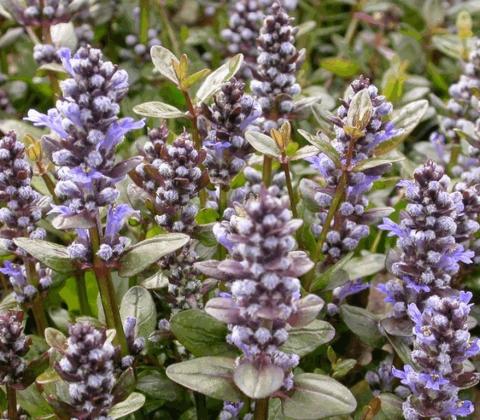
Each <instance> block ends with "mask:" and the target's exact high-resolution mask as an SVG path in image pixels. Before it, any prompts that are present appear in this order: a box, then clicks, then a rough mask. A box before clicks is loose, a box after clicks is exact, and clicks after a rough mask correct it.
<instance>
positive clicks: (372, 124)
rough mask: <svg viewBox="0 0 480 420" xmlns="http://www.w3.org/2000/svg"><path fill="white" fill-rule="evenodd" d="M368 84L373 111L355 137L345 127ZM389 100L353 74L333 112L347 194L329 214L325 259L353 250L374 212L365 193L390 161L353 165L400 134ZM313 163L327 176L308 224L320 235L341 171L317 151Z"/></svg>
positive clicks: (332, 260)
mask: <svg viewBox="0 0 480 420" xmlns="http://www.w3.org/2000/svg"><path fill="white" fill-rule="evenodd" d="M364 89H365V90H366V91H367V92H368V94H369V97H370V101H371V103H372V108H373V109H372V115H371V118H370V120H369V121H368V124H367V125H366V127H365V130H364V133H363V135H361V136H360V137H359V138H355V139H354V138H353V137H352V136H351V135H349V134H348V133H347V132H346V131H345V127H346V124H347V115H348V112H349V109H350V105H351V102H352V100H353V98H354V97H355V95H356V94H359V93H360V92H361V91H363V90H364ZM391 112H392V104H391V103H390V102H388V101H386V99H385V97H384V96H381V95H378V89H377V88H376V87H375V85H372V84H370V81H369V80H368V79H366V78H364V77H360V78H359V79H356V80H354V81H353V82H352V83H351V85H350V92H349V95H348V96H347V97H346V98H345V99H344V100H343V103H342V105H341V106H340V107H339V108H338V110H337V114H336V116H335V117H333V118H332V121H333V123H334V124H335V134H336V136H335V139H334V140H333V142H332V145H333V147H334V148H335V150H336V151H337V152H338V155H339V157H340V160H341V164H342V165H343V166H345V167H346V168H347V171H348V176H347V179H346V193H345V199H344V200H343V201H342V202H341V203H340V206H339V211H338V212H337V214H336V215H335V219H334V220H332V226H329V231H328V234H327V237H326V240H325V242H324V244H323V249H322V251H323V253H325V254H326V255H327V258H326V263H328V264H331V263H335V262H336V261H338V260H339V259H341V258H342V257H343V256H344V255H345V254H347V253H348V252H351V251H353V250H355V249H356V248H357V246H358V244H359V242H360V240H361V239H363V238H365V237H367V236H368V234H369V226H368V225H369V224H370V223H371V222H372V221H373V220H374V219H375V218H377V217H378V215H377V212H376V211H375V209H371V210H367V206H368V204H369V201H368V198H367V196H366V193H367V192H368V191H369V190H370V189H371V187H372V185H373V182H374V181H375V180H376V179H378V178H379V177H380V176H381V175H383V174H384V173H385V172H386V171H387V170H388V169H389V168H390V165H389V164H387V165H380V166H377V167H374V168H371V169H367V170H363V171H352V170H351V168H353V167H354V166H355V165H357V164H359V163H360V162H362V161H364V160H366V159H369V158H371V157H373V155H374V154H373V153H374V150H375V147H376V146H378V145H379V144H380V143H382V142H384V141H386V140H389V139H390V138H392V137H394V136H396V135H398V134H399V133H400V131H399V130H396V129H395V128H394V126H393V124H392V123H391V122H389V121H388V119H389V117H390V115H391ZM308 160H309V161H310V162H311V164H312V166H313V168H314V169H316V170H318V171H319V173H320V175H321V176H322V177H323V178H324V179H325V186H323V187H321V188H320V187H318V186H315V187H314V189H315V190H316V193H315V196H314V201H315V202H316V204H317V205H318V207H319V211H318V213H317V214H316V215H315V218H316V221H315V222H314V223H313V224H312V230H313V233H314V235H315V236H319V235H320V234H321V232H322V230H323V227H324V224H325V222H326V219H327V215H328V211H329V209H330V206H331V204H332V200H333V197H334V195H335V191H336V188H337V185H338V184H339V182H340V179H341V177H342V168H339V167H337V166H336V165H335V163H334V162H333V161H332V159H331V158H330V157H328V156H327V155H325V154H323V153H322V154H320V155H319V156H315V157H312V158H309V159H308Z"/></svg>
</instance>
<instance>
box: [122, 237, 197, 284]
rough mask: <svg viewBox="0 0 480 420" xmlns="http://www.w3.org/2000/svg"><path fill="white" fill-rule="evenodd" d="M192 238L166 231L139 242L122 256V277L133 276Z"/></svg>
mask: <svg viewBox="0 0 480 420" xmlns="http://www.w3.org/2000/svg"><path fill="white" fill-rule="evenodd" d="M189 240H190V238H189V237H188V236H187V235H184V234H182V233H165V234H162V235H157V236H154V237H153V238H150V239H146V240H144V241H142V242H139V243H138V244H136V245H135V246H133V247H132V248H130V249H128V250H127V251H126V252H125V253H124V254H123V255H122V258H120V269H119V270H118V274H119V275H120V276H121V277H131V276H135V275H136V274H138V273H141V272H142V271H143V270H145V269H146V268H148V267H149V266H150V265H151V264H153V263H155V262H157V261H158V260H159V259H160V258H162V257H164V256H165V255H168V254H170V253H172V252H174V251H176V250H177V249H180V248H181V247H182V246H184V245H186V244H187V242H188V241H189Z"/></svg>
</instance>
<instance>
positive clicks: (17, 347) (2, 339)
mask: <svg viewBox="0 0 480 420" xmlns="http://www.w3.org/2000/svg"><path fill="white" fill-rule="evenodd" d="M29 347H30V342H29V340H28V338H27V337H26V336H25V334H24V331H23V312H15V311H7V312H1V313H0V384H1V385H16V384H19V383H20V381H21V380H22V377H23V374H24V372H25V369H26V367H27V364H26V363H25V361H24V360H23V356H25V354H26V353H27V352H28V349H29Z"/></svg>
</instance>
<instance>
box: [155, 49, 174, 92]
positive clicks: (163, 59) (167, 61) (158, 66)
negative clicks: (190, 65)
mask: <svg viewBox="0 0 480 420" xmlns="http://www.w3.org/2000/svg"><path fill="white" fill-rule="evenodd" d="M150 55H151V57H152V62H153V65H154V67H155V70H157V71H158V72H159V73H160V74H161V75H162V76H163V77H165V78H166V79H168V80H170V81H171V82H173V83H175V84H176V85H178V83H179V82H178V78H177V75H176V74H175V70H174V69H173V65H172V63H178V58H177V57H175V55H174V54H173V53H172V52H171V51H170V50H168V49H167V48H165V47H162V46H160V45H155V46H153V47H152V48H151V50H150Z"/></svg>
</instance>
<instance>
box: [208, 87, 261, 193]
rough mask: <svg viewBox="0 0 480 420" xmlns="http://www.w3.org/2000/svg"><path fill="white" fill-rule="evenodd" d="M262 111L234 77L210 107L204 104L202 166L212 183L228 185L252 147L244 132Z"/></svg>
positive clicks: (243, 164)
mask: <svg viewBox="0 0 480 420" xmlns="http://www.w3.org/2000/svg"><path fill="white" fill-rule="evenodd" d="M261 114H262V110H261V108H260V105H259V104H258V102H256V101H255V99H254V98H253V97H252V96H250V95H246V94H245V86H244V84H243V83H242V82H240V81H237V80H236V79H232V80H230V81H229V82H227V83H226V84H225V85H224V86H223V87H222V89H221V91H220V92H219V93H218V94H217V95H215V98H214V104H213V105H212V106H211V107H207V106H204V108H203V115H204V117H206V119H207V120H208V121H209V123H210V126H209V127H208V129H207V130H208V131H207V135H206V138H205V141H204V145H205V148H206V150H207V157H206V159H205V166H206V167H207V169H208V173H209V176H210V180H211V181H212V182H213V183H214V184H222V185H227V186H228V185H229V183H230V181H231V180H232V178H233V177H234V176H235V175H237V174H238V173H239V172H240V171H241V169H242V168H243V167H244V166H245V164H246V162H245V159H246V157H247V155H248V154H249V153H250V152H251V151H252V148H251V146H250V145H249V143H248V142H247V140H246V139H245V132H246V131H247V130H248V129H249V128H250V126H251V124H253V123H254V122H255V120H256V119H257V118H258V117H259V116H260V115H261Z"/></svg>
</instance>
